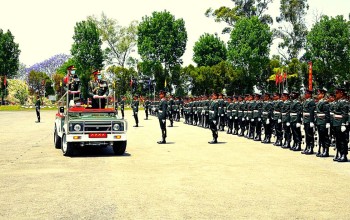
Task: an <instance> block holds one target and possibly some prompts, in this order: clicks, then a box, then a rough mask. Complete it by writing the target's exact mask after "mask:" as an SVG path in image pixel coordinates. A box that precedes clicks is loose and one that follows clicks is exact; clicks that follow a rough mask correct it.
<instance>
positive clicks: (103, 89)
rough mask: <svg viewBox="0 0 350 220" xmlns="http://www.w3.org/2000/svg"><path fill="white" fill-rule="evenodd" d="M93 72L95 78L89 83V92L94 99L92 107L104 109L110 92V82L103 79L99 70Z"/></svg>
mask: <svg viewBox="0 0 350 220" xmlns="http://www.w3.org/2000/svg"><path fill="white" fill-rule="evenodd" d="M92 74H93V75H94V79H92V80H91V81H90V82H89V84H88V93H89V97H90V98H91V100H92V103H91V104H92V108H102V109H104V108H105V106H106V99H107V96H108V93H109V90H108V83H107V82H106V81H104V80H102V76H101V73H100V71H99V70H95V71H94V72H93V73H92Z"/></svg>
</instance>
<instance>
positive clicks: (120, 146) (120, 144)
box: [113, 141, 126, 155]
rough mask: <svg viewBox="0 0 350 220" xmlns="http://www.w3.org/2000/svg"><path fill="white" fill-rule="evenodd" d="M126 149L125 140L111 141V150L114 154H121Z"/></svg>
mask: <svg viewBox="0 0 350 220" xmlns="http://www.w3.org/2000/svg"><path fill="white" fill-rule="evenodd" d="M125 149H126V141H115V142H113V151H114V154H115V155H123V154H124V153H125Z"/></svg>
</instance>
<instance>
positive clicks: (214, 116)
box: [208, 92, 219, 144]
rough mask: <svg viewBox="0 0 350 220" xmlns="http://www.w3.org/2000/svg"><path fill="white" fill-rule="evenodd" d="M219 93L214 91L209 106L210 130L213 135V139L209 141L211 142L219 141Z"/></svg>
mask: <svg viewBox="0 0 350 220" xmlns="http://www.w3.org/2000/svg"><path fill="white" fill-rule="evenodd" d="M216 99H217V94H216V93H215V92H214V93H213V94H212V97H211V100H212V101H211V103H210V107H209V123H210V130H211V132H212V135H213V140H212V141H209V142H208V143H209V144H216V143H218V127H217V122H218V120H219V117H218V114H219V106H218V102H217V100H216Z"/></svg>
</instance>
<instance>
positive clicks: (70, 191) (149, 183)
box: [0, 110, 350, 219]
mask: <svg viewBox="0 0 350 220" xmlns="http://www.w3.org/2000/svg"><path fill="white" fill-rule="evenodd" d="M55 114H56V111H51V110H48V111H42V113H41V123H34V121H35V119H36V118H35V112H34V111H3V112H0V124H1V130H0V135H1V139H0V146H1V149H2V150H1V157H0V169H1V172H0V194H1V200H0V219H77V218H80V219H349V208H350V199H349V195H350V163H349V162H345V163H337V162H333V160H332V157H333V156H334V155H335V151H334V150H333V148H331V149H330V152H329V154H330V157H324V158H321V157H315V155H303V154H300V152H299V151H297V152H295V151H290V150H286V149H282V148H281V147H277V146H274V145H272V144H262V143H260V142H256V141H253V140H249V139H246V138H243V137H238V136H234V135H230V134H226V131H219V134H218V135H219V138H218V142H219V143H218V144H214V145H213V144H208V141H210V140H211V131H210V130H209V129H204V128H201V127H197V126H191V125H187V124H184V123H183V119H181V121H180V122H174V127H168V128H167V143H166V144H157V141H158V140H159V139H160V138H161V135H162V134H161V131H160V128H159V121H158V119H157V118H156V117H154V116H149V120H144V116H145V115H144V111H140V112H139V126H138V127H133V124H134V119H133V117H132V111H130V110H127V111H126V112H125V117H126V119H127V120H128V124H129V126H128V145H127V149H126V153H125V154H124V155H123V156H115V155H114V153H113V150H112V149H109V148H105V149H99V150H96V149H83V150H81V152H79V155H77V156H74V157H63V156H62V152H61V150H59V149H55V147H54V144H53V123H54V119H55ZM168 124H169V122H168V121H167V125H168ZM272 141H274V140H272Z"/></svg>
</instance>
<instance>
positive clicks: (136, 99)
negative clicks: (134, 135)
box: [131, 95, 139, 127]
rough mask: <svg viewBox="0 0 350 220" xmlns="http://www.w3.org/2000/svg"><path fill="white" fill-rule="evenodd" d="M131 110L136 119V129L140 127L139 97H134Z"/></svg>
mask: <svg viewBox="0 0 350 220" xmlns="http://www.w3.org/2000/svg"><path fill="white" fill-rule="evenodd" d="M131 108H132V112H133V116H134V119H135V125H134V127H138V126H139V117H138V113H139V97H138V95H134V100H133V101H132V103H131Z"/></svg>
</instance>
